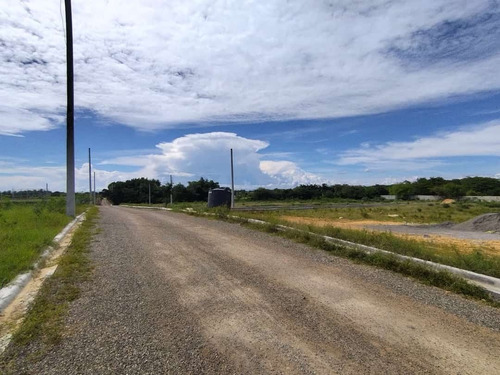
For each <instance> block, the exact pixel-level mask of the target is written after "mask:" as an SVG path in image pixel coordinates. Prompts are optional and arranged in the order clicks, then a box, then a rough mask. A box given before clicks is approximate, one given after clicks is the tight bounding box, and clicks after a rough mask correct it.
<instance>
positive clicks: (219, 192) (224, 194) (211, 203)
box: [208, 188, 231, 208]
mask: <svg viewBox="0 0 500 375" xmlns="http://www.w3.org/2000/svg"><path fill="white" fill-rule="evenodd" d="M219 206H227V207H228V208H229V207H231V189H229V188H217V189H210V190H209V192H208V207H209V208H212V207H219Z"/></svg>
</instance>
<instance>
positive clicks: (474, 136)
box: [337, 120, 500, 170]
mask: <svg viewBox="0 0 500 375" xmlns="http://www.w3.org/2000/svg"><path fill="white" fill-rule="evenodd" d="M473 156H490V157H491V156H493V157H495V156H498V157H500V121H498V120H496V121H492V122H488V123H486V124H481V125H478V126H472V127H466V128H462V129H460V130H456V131H452V132H448V133H440V134H436V135H433V136H429V137H422V138H418V139H416V140H413V141H408V142H388V143H384V144H379V145H371V144H370V145H361V147H360V148H358V149H354V150H349V151H346V152H344V153H343V154H342V155H341V158H340V159H339V160H338V161H337V164H339V165H354V164H361V165H365V166H368V167H370V168H372V169H406V170H415V169H429V168H432V167H435V166H439V165H443V164H444V163H445V161H444V160H443V159H445V158H449V157H473Z"/></svg>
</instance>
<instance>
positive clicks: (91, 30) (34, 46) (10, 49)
mask: <svg viewBox="0 0 500 375" xmlns="http://www.w3.org/2000/svg"><path fill="white" fill-rule="evenodd" d="M59 5H60V3H59V2H58V1H52V2H41V1H34V2H27V1H18V0H4V4H3V6H2V9H1V10H0V45H1V48H0V88H1V90H0V103H2V106H1V107H0V134H4V135H15V134H22V133H23V132H27V131H32V130H47V129H50V128H52V127H54V126H57V125H58V124H59V123H60V122H61V120H62V119H63V117H62V116H64V106H65V61H64V60H65V43H64V32H63V27H62V22H61V19H60V10H59V9H58V7H59ZM73 11H74V17H73V18H74V54H75V95H76V96H75V103H76V106H77V107H78V108H80V109H88V110H91V111H93V112H95V113H97V114H99V115H101V116H104V117H105V118H107V119H109V120H112V121H116V122H119V123H123V124H126V125H129V126H132V127H135V128H139V129H158V128H168V127H179V126H184V125H185V124H190V126H192V124H193V123H198V124H199V123H210V122H213V121H218V122H220V121H260V120H269V119H280V120H283V119H301V118H325V117H338V116H349V115H359V114H368V113H375V112H381V111H386V110H390V109H394V108H400V107H404V106H408V105H411V104H414V103H420V102H423V101H429V100H434V99H441V98H446V97H449V96H451V95H463V94H470V93H475V92H479V91H487V90H496V89H498V88H500V76H499V75H498V74H497V69H498V68H497V67H498V66H499V65H500V54H499V51H500V45H499V43H498V40H499V38H498V31H497V30H498V23H499V16H498V14H499V10H498V4H497V2H492V1H488V0H477V1H473V2H472V1H467V0H457V1H448V0H422V1H414V0H405V1H397V2H387V1H385V0H375V1H370V2H354V1H350V0H338V1H334V2H322V1H315V2H311V1H305V0H295V1H285V0H277V1H272V2H255V1H243V0H242V1H237V2H218V1H212V0H199V1H190V2H186V1H184V0H173V1H172V0H170V1H166V0H164V1H163V0H140V1H139V0H109V1H99V0H88V1H82V2H77V3H75V4H74V5H73ZM463 51H473V53H464V52H463Z"/></svg>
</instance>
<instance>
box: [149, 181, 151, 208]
mask: <svg viewBox="0 0 500 375" xmlns="http://www.w3.org/2000/svg"><path fill="white" fill-rule="evenodd" d="M149 204H150V205H151V182H150V183H149Z"/></svg>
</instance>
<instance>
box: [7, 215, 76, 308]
mask: <svg viewBox="0 0 500 375" xmlns="http://www.w3.org/2000/svg"><path fill="white" fill-rule="evenodd" d="M84 218H85V213H83V214H80V215H78V216H77V217H76V218H75V219H74V220H73V221H72V222H71V223H69V224H68V225H66V226H65V227H64V229H63V230H62V231H61V232H60V233H59V234H58V235H56V236H55V237H54V242H55V243H59V242H61V240H62V239H63V238H64V236H66V234H68V232H69V231H70V230H71V228H73V227H74V226H75V225H76V224H77V223H78V222H80V221H82V220H83V219H84ZM52 250H53V248H52V247H50V246H49V247H48V248H47V249H45V251H44V252H43V253H42V255H41V256H40V258H39V259H38V260H37V261H36V263H35V264H34V265H33V270H31V271H29V272H26V273H23V274H20V275H18V276H16V278H15V279H14V280H13V281H11V282H10V283H9V284H8V285H7V286H5V287H3V288H2V289H0V313H1V312H3V310H5V309H6V308H7V306H9V304H10V303H11V302H12V301H13V300H14V299H15V298H16V297H17V295H18V294H19V293H20V292H21V290H23V288H24V286H25V285H26V284H27V283H28V282H29V281H30V280H31V278H32V276H33V272H34V271H35V270H36V269H38V267H39V265H40V264H41V262H42V261H43V260H44V259H45V258H47V257H48V256H49V255H50V253H51V252H52Z"/></svg>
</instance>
